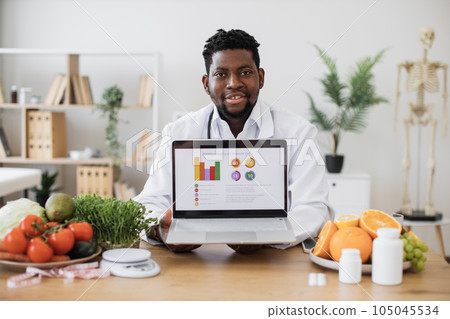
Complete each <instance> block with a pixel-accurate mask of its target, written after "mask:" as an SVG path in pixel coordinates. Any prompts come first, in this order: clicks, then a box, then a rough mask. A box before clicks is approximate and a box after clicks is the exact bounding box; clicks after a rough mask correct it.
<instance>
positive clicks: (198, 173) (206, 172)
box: [194, 157, 220, 181]
mask: <svg viewBox="0 0 450 319" xmlns="http://www.w3.org/2000/svg"><path fill="white" fill-rule="evenodd" d="M194 171H195V175H194V176H195V180H196V181H220V162H219V161H214V162H209V161H206V162H200V157H194Z"/></svg>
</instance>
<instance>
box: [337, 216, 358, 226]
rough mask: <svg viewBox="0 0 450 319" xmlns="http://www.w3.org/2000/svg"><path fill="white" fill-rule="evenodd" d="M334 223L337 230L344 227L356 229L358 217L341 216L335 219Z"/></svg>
mask: <svg viewBox="0 0 450 319" xmlns="http://www.w3.org/2000/svg"><path fill="white" fill-rule="evenodd" d="M335 223H336V226H337V228H338V229H341V228H345V227H358V225H359V216H356V215H352V214H347V215H341V216H338V217H337V218H336V220H335Z"/></svg>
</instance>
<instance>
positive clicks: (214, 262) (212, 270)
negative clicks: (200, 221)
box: [0, 243, 450, 301]
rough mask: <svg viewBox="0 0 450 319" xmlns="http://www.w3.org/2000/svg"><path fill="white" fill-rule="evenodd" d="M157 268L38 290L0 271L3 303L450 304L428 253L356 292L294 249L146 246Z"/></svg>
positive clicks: (57, 282) (448, 276)
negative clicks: (319, 282)
mask: <svg viewBox="0 0 450 319" xmlns="http://www.w3.org/2000/svg"><path fill="white" fill-rule="evenodd" d="M141 247H145V248H149V249H150V250H151V252H152V258H153V259H154V260H155V261H156V262H157V263H158V264H159V265H160V266H161V273H160V274H159V275H157V276H156V277H152V278H145V279H129V278H120V277H114V276H110V277H107V278H104V279H99V280H82V279H76V280H75V282H74V283H72V284H64V283H63V280H62V279H60V278H56V279H55V278H43V282H42V283H41V284H40V285H37V286H30V287H26V288H16V289H10V288H6V279H7V278H8V277H9V276H11V275H13V274H15V272H13V271H11V270H8V269H6V268H4V266H0V287H1V288H0V300H263V301H269V300H272V301H276V300H297V301H300V300H367V301H371V300H377V301H381V300H450V265H448V264H447V263H446V262H445V261H444V260H443V259H442V258H440V257H439V256H438V255H437V254H436V253H435V252H433V251H431V250H430V251H429V252H428V253H427V254H426V256H427V258H428V261H427V263H426V266H425V270H424V271H423V272H421V273H415V272H411V271H407V272H405V273H404V276H403V283H402V284H401V285H398V286H380V285H376V284H374V283H372V281H371V277H370V276H368V275H364V276H363V279H362V281H361V283H360V285H348V284H342V283H340V282H339V281H338V273H337V272H336V271H334V270H328V269H324V268H321V267H320V266H317V265H315V264H313V263H312V262H311V261H310V260H309V256H308V255H307V254H304V253H303V251H302V249H301V248H300V247H299V246H297V247H294V248H290V249H288V250H284V251H283V250H277V249H273V248H263V249H261V250H260V251H258V252H256V253H254V254H252V255H240V254H237V253H235V252H234V251H233V250H231V249H230V248H228V247H227V246H225V245H205V246H202V247H200V248H198V249H197V250H195V251H194V252H192V253H184V254H174V253H171V252H169V251H168V250H167V249H166V248H164V247H162V246H149V245H148V244H147V243H141ZM310 272H324V273H326V275H327V281H328V285H327V286H326V287H310V286H308V273H310Z"/></svg>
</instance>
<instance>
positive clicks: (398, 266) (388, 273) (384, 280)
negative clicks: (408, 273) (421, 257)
mask: <svg viewBox="0 0 450 319" xmlns="http://www.w3.org/2000/svg"><path fill="white" fill-rule="evenodd" d="M377 236H378V237H377V238H375V240H374V241H373V248H372V281H373V282H374V283H376V284H380V285H398V284H400V283H401V282H402V278H403V242H402V241H401V239H400V230H399V229H397V228H378V230H377Z"/></svg>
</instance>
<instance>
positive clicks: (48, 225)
mask: <svg viewBox="0 0 450 319" xmlns="http://www.w3.org/2000/svg"><path fill="white" fill-rule="evenodd" d="M59 225H61V224H60V223H58V222H48V223H46V224H44V225H43V226H42V228H43V229H49V228H50V227H55V226H59Z"/></svg>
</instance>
